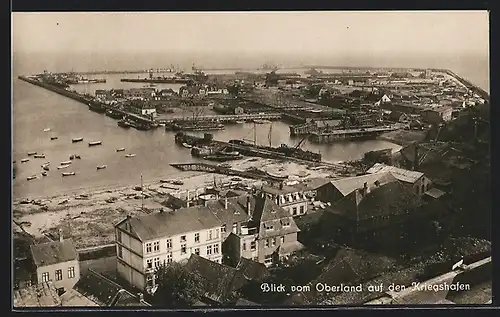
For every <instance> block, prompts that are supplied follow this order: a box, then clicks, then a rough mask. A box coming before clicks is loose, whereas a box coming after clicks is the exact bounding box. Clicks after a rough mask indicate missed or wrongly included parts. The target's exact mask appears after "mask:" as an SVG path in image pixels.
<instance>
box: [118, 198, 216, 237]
mask: <svg viewBox="0 0 500 317" xmlns="http://www.w3.org/2000/svg"><path fill="white" fill-rule="evenodd" d="M128 221H129V223H130V227H131V232H132V233H133V234H135V235H136V236H137V237H138V238H139V240H141V241H147V240H152V239H157V238H162V237H169V236H175V235H179V234H182V233H185V232H191V231H200V230H205V229H211V228H214V227H219V226H221V222H220V220H219V219H217V217H216V216H215V215H214V214H213V213H212V212H210V210H209V209H208V208H207V207H205V206H193V207H189V208H182V209H180V210H177V211H174V212H159V213H153V214H150V215H147V216H141V217H131V218H130V219H128ZM119 225H121V223H120V224H119Z"/></svg>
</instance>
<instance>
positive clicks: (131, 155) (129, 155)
mask: <svg viewBox="0 0 500 317" xmlns="http://www.w3.org/2000/svg"><path fill="white" fill-rule="evenodd" d="M125 157H135V154H127V155H125Z"/></svg>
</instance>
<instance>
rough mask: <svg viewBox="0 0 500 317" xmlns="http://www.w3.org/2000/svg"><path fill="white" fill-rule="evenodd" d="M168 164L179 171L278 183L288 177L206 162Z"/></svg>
mask: <svg viewBox="0 0 500 317" xmlns="http://www.w3.org/2000/svg"><path fill="white" fill-rule="evenodd" d="M170 166H172V167H175V168H177V169H179V170H181V171H193V172H205V173H217V174H224V175H229V176H239V177H244V178H251V179H261V180H266V181H272V182H278V183H280V182H283V181H285V180H286V179H288V177H284V176H275V175H271V174H269V173H267V172H264V171H260V170H255V171H240V170H235V169H232V168H227V167H222V166H218V165H214V164H208V163H197V162H193V163H182V164H170Z"/></svg>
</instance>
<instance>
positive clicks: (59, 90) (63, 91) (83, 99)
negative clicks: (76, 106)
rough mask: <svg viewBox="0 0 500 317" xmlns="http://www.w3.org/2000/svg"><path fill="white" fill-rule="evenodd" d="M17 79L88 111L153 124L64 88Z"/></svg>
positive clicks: (34, 80)
mask: <svg viewBox="0 0 500 317" xmlns="http://www.w3.org/2000/svg"><path fill="white" fill-rule="evenodd" d="M18 78H19V79H20V80H22V81H25V82H27V83H30V84H32V85H35V86H38V87H41V88H45V89H47V90H50V91H52V92H55V93H57V94H59V95H61V96H64V97H67V98H70V99H73V100H75V101H78V102H81V103H84V104H86V105H87V106H89V109H90V110H92V109H99V111H98V112H105V111H106V110H112V111H114V112H118V113H120V114H122V115H123V116H128V117H131V118H133V119H134V120H136V121H138V122H141V123H147V124H153V123H154V122H153V121H152V120H149V119H147V118H144V117H142V116H139V115H137V114H134V113H130V112H126V111H123V110H119V109H115V108H113V107H110V106H108V105H106V104H104V103H102V102H99V101H96V100H95V99H93V98H91V97H86V96H84V95H81V94H78V93H76V92H73V91H69V90H66V89H64V88H59V87H56V86H54V85H50V84H47V83H44V82H41V81H39V80H36V79H33V78H29V77H26V76H19V77H18ZM100 109H102V110H103V111H100Z"/></svg>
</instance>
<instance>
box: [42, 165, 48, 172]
mask: <svg viewBox="0 0 500 317" xmlns="http://www.w3.org/2000/svg"><path fill="white" fill-rule="evenodd" d="M42 168H43V169H44V170H45V171H50V167H48V166H47V165H45V166H42Z"/></svg>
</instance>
